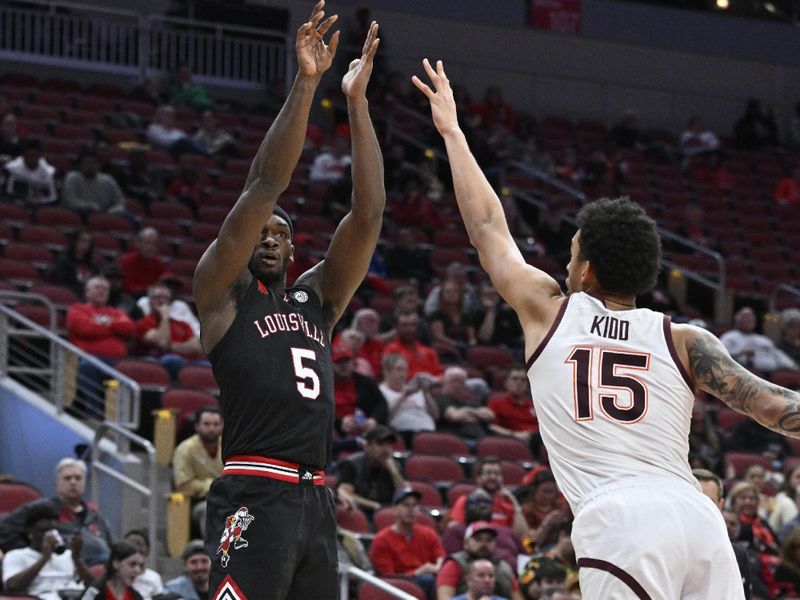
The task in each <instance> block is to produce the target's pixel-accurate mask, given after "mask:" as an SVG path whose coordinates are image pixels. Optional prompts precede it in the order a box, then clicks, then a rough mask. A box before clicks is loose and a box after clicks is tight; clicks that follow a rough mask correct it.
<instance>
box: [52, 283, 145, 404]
mask: <svg viewBox="0 0 800 600" xmlns="http://www.w3.org/2000/svg"><path fill="white" fill-rule="evenodd" d="M110 290H111V286H110V284H109V282H108V280H107V279H106V278H105V277H103V276H101V275H96V276H94V277H92V278H91V279H89V281H87V282H86V288H85V297H86V302H85V303H78V304H73V305H72V306H70V307H69V310H68V311H67V339H68V340H69V341H70V342H71V343H72V344H75V345H76V346H77V347H78V348H80V349H81V350H83V351H84V352H88V353H89V354H92V355H94V356H95V357H97V358H98V359H100V360H101V361H103V362H105V363H106V364H109V365H110V364H113V363H114V362H116V361H117V360H118V359H120V358H123V357H125V356H127V354H128V348H127V341H128V340H130V339H131V338H132V337H133V334H134V329H135V326H134V324H133V321H132V320H131V319H130V317H128V315H127V314H125V313H124V312H123V311H121V310H120V309H118V308H114V307H113V306H109V305H108V295H109V292H110ZM78 375H79V378H80V383H81V384H82V385H81V386H80V389H79V396H81V397H80V398H79V399H78V408H80V407H82V408H83V409H85V410H88V411H92V412H93V413H95V414H92V416H94V417H97V416H98V414H96V412H97V411H101V408H102V407H101V406H99V405H98V404H97V396H100V397H102V395H103V386H102V380H103V373H102V371H100V369H99V368H98V367H96V366H95V365H94V364H92V363H91V362H89V361H88V360H85V359H81V361H80V363H78ZM90 388H91V389H90ZM84 393H87V394H88V395H85V394H84ZM101 415H102V411H101Z"/></svg>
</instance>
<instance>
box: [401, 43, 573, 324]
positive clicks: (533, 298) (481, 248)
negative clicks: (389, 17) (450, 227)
mask: <svg viewBox="0 0 800 600" xmlns="http://www.w3.org/2000/svg"><path fill="white" fill-rule="evenodd" d="M422 65H423V67H424V69H425V72H426V73H427V75H428V77H429V78H430V80H431V84H432V85H433V89H431V87H429V86H428V85H426V84H425V83H423V82H422V81H421V80H420V79H419V77H417V76H416V75H415V76H414V77H412V82H413V83H414V85H415V86H416V87H417V88H418V89H419V90H420V91H421V92H422V93H423V94H425V96H426V97H427V98H428V100H429V101H430V103H431V113H432V115H433V122H434V124H435V125H436V129H437V130H438V131H439V133H440V134H441V136H442V138H444V142H445V147H446V148H447V156H448V158H449V160H450V170H451V171H452V172H453V187H454V189H455V194H456V200H457V201H458V209H459V211H460V212H461V216H462V218H463V219H464V225H465V227H466V229H467V233H468V234H469V239H470V242H471V243H472V245H473V246H474V247H475V248H476V249H477V251H478V256H479V257H480V260H481V265H482V266H483V268H484V269H485V270H486V272H487V273H488V274H489V276H490V277H491V279H492V283H494V286H495V288H497V291H498V292H499V293H500V295H501V296H502V297H503V298H505V300H506V301H507V302H508V303H509V304H510V305H511V306H512V307H513V308H514V309H515V310H516V311H517V313H518V314H519V315H520V317H523V316H526V317H532V318H534V319H538V318H541V317H542V316H545V315H549V314H550V313H551V312H552V311H551V305H552V300H553V299H554V298H558V297H560V296H561V290H560V288H559V286H558V283H556V281H555V280H554V279H553V278H552V277H550V276H549V275H548V274H546V273H545V272H544V271H541V270H539V269H536V268H534V267H532V266H530V265H528V264H527V263H526V262H525V259H524V258H523V257H522V253H521V252H520V251H519V248H518V247H517V244H516V243H515V242H514V238H513V237H511V232H510V231H509V229H508V222H507V221H506V217H505V213H504V212H503V207H502V205H501V204H500V199H499V198H498V197H497V194H496V193H495V192H494V190H493V189H492V186H491V185H490V184H489V182H488V181H487V179H486V177H485V176H484V174H483V171H481V168H480V166H479V165H478V163H477V161H476V160H475V157H474V156H473V155H472V152H470V149H469V146H468V145H467V139H466V137H465V136H464V132H463V131H461V128H460V127H459V124H458V114H457V111H456V104H455V100H454V99H453V90H452V89H451V87H450V81H449V80H448V79H447V75H446V74H445V72H444V66H443V65H442V61H437V63H436V69H435V70H434V69H433V67H431V65H430V63H429V62H428V59H427V58H426V59H425V60H424V61H423V62H422ZM523 282H524V283H523Z"/></svg>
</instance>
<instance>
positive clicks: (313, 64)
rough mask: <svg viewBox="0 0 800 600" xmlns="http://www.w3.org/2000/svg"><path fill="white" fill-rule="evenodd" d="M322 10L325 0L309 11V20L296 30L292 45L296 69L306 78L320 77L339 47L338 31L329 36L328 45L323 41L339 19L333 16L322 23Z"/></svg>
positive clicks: (331, 61)
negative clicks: (295, 37)
mask: <svg viewBox="0 0 800 600" xmlns="http://www.w3.org/2000/svg"><path fill="white" fill-rule="evenodd" d="M323 8H325V0H320V1H319V2H317V4H316V5H315V6H314V9H313V10H312V11H311V17H310V18H309V20H308V21H307V22H305V23H303V24H302V25H301V26H300V29H298V30H297V40H296V41H295V44H294V49H295V53H296V54H297V67H298V69H299V70H300V74H301V75H304V76H306V77H322V74H323V73H324V72H325V71H327V70H328V69H329V68H330V66H331V63H333V57H334V55H335V54H336V48H337V47H338V46H339V32H338V31H337V32H335V33H334V34H333V35H332V36H331V39H330V42H329V43H327V44H326V43H325V40H324V39H323V38H324V36H325V34H326V33H327V32H328V30H329V29H330V28H331V25H333V24H334V23H335V22H336V20H337V19H338V18H339V17H338V15H333V16H332V17H328V18H327V19H325V20H324V21H322V17H324V16H325V11H324V10H322V9H323Z"/></svg>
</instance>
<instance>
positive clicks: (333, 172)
mask: <svg viewBox="0 0 800 600" xmlns="http://www.w3.org/2000/svg"><path fill="white" fill-rule="evenodd" d="M350 162H351V159H350V155H349V154H345V155H343V156H340V157H339V158H336V157H335V156H334V155H333V154H331V153H330V152H323V153H322V154H319V155H317V158H315V159H314V162H313V163H312V165H311V170H310V171H309V172H308V178H309V179H310V180H311V181H324V182H332V181H339V180H340V179H341V178H342V177H343V176H344V170H345V169H346V168H348V167H349V166H350Z"/></svg>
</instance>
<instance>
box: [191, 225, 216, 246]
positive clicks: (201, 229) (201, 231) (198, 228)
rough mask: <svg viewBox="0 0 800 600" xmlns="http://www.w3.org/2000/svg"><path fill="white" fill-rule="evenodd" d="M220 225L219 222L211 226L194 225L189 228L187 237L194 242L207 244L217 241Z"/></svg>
mask: <svg viewBox="0 0 800 600" xmlns="http://www.w3.org/2000/svg"><path fill="white" fill-rule="evenodd" d="M220 225H222V222H221V221H220V222H219V223H217V224H213V225H212V224H211V223H195V224H194V225H192V226H191V227H190V228H189V236H190V237H191V238H192V239H193V240H194V241H196V242H205V243H206V244H209V243H211V242H213V241H214V240H215V239H217V234H219V228H220Z"/></svg>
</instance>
